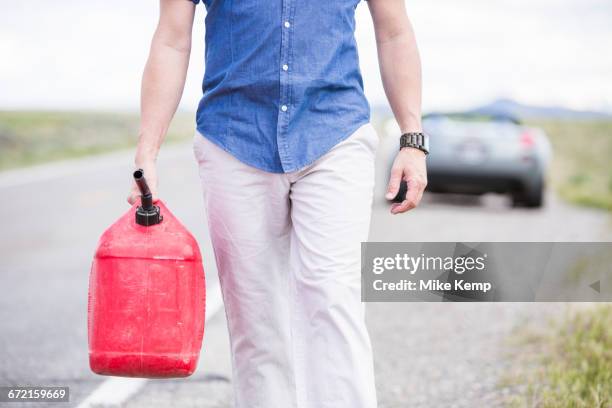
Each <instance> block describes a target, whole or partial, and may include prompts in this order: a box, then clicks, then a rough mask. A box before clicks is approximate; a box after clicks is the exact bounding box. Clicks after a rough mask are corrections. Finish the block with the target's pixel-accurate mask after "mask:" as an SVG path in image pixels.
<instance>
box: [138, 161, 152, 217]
mask: <svg viewBox="0 0 612 408" xmlns="http://www.w3.org/2000/svg"><path fill="white" fill-rule="evenodd" d="M134 181H135V182H136V185H137V186H138V189H139V190H140V194H141V199H140V201H141V203H142V204H141V205H142V208H143V209H144V210H151V209H152V208H153V194H151V190H150V189H149V185H148V184H147V179H145V177H144V170H142V169H138V170H136V171H135V172H134Z"/></svg>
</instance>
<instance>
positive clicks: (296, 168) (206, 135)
mask: <svg viewBox="0 0 612 408" xmlns="http://www.w3.org/2000/svg"><path fill="white" fill-rule="evenodd" d="M369 122H370V117H369V116H366V117H365V118H363V119H361V120H359V121H357V122H356V123H357V124H356V125H355V126H353V127H351V128H350V130H348V131H346V132H343V133H342V134H341V135H340V137H338V138H337V139H335V140H334V141H333V142H332V143H331V144H330V145H329V146H328V147H327V148H326V149H324V150H322V151H321V152H319V153H318V154H315V155H314V156H313V157H309V158H308V159H307V160H305V161H303V162H301V163H298V164H296V165H295V166H291V167H287V168H285V167H283V165H282V163H281V167H280V168H276V167H268V166H264V165H261V164H260V163H255V162H253V161H252V160H249V159H248V158H247V157H243V156H242V155H240V154H237V153H236V152H235V151H232V150H230V149H228V148H227V147H226V146H225V145H223V144H222V143H221V142H220V141H219V140H218V139H216V138H215V137H214V136H213V135H210V134H209V133H208V132H205V131H203V130H202V129H200V127H196V130H197V131H198V133H199V134H200V136H202V137H204V138H206V139H207V140H208V141H210V142H212V143H213V144H215V146H217V147H219V148H220V149H223V150H224V151H225V152H227V153H229V154H230V155H232V157H234V158H236V159H237V160H239V161H241V162H242V163H244V164H246V165H247V166H250V167H254V168H255V169H257V170H262V171H266V172H268V173H276V174H287V173H294V172H297V171H300V170H303V169H304V168H306V167H308V166H310V165H311V164H313V163H314V162H316V161H317V160H319V159H320V158H321V157H323V156H324V155H325V154H327V153H328V152H329V151H330V150H332V149H333V148H334V147H335V146H336V145H338V144H339V143H340V142H342V141H344V140H346V139H348V138H349V137H350V136H351V135H352V134H354V133H355V132H356V131H357V130H359V128H361V127H362V126H365V125H367V124H368V123H369Z"/></svg>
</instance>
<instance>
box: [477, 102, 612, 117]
mask: <svg viewBox="0 0 612 408" xmlns="http://www.w3.org/2000/svg"><path fill="white" fill-rule="evenodd" d="M469 113H474V114H478V115H487V116H488V115H509V116H513V117H516V118H518V119H611V118H612V114H610V113H605V112H595V111H579V110H572V109H568V108H563V107H558V106H546V107H545V106H531V105H525V104H522V103H519V102H516V101H513V100H511V99H499V100H496V101H494V102H492V103H490V104H488V105H484V106H481V107H479V108H476V109H473V110H471V111H469Z"/></svg>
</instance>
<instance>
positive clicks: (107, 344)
mask: <svg viewBox="0 0 612 408" xmlns="http://www.w3.org/2000/svg"><path fill="white" fill-rule="evenodd" d="M134 177H135V179H136V180H137V183H138V184H139V187H140V189H141V192H142V193H143V194H142V204H141V206H138V205H134V206H133V207H132V208H131V209H130V210H129V211H128V212H127V213H126V214H124V215H123V216H122V217H121V218H120V219H119V220H117V221H116V222H115V223H114V224H113V225H111V226H110V228H108V229H107V230H106V231H105V232H104V234H102V237H101V238H100V242H99V244H98V249H97V251H96V254H95V258H94V261H93V265H92V268H91V274H90V280H89V308H88V309H89V313H88V338H89V364H90V367H91V369H92V371H94V372H95V373H98V374H103V375H114V376H125V377H147V378H168V377H186V376H188V375H190V374H192V373H193V372H194V370H195V368H196V365H197V362H198V358H199V355H200V348H201V345H202V337H203V335H204V313H205V296H206V294H205V281H204V270H203V267H202V257H201V255H200V250H199V248H198V245H197V242H196V240H195V239H194V237H193V236H192V235H191V233H190V232H189V231H188V230H187V229H186V228H185V227H184V226H183V225H182V224H181V223H180V222H179V221H178V219H177V218H176V217H175V216H174V215H172V213H171V212H170V211H169V210H168V208H167V207H166V206H165V205H164V204H163V203H162V202H161V201H160V202H158V203H156V204H157V205H153V203H152V199H151V193H150V191H149V189H148V187H147V186H146V182H145V181H144V177H143V173H142V171H141V170H138V171H136V172H135V173H134Z"/></svg>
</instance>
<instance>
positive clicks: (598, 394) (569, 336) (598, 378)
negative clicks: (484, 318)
mask: <svg viewBox="0 0 612 408" xmlns="http://www.w3.org/2000/svg"><path fill="white" fill-rule="evenodd" d="M515 340H516V344H515V347H514V348H515V349H516V350H515V353H514V355H513V364H514V367H513V369H512V370H511V372H512V373H511V374H509V375H508V376H507V378H506V379H505V381H504V382H505V384H504V385H505V386H512V387H515V388H516V389H517V390H520V391H519V392H518V394H519V395H516V396H514V397H512V398H511V399H510V400H509V401H508V406H509V407H517V408H518V407H537V408H557V407H572V408H610V407H612V305H609V304H606V305H601V306H595V307H593V308H587V309H584V310H581V311H578V312H574V313H572V314H569V315H568V316H566V318H565V319H563V320H562V321H560V322H555V323H553V324H552V327H537V328H536V327H529V326H526V327H523V328H521V329H520V330H519V332H517V333H516V337H515Z"/></svg>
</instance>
